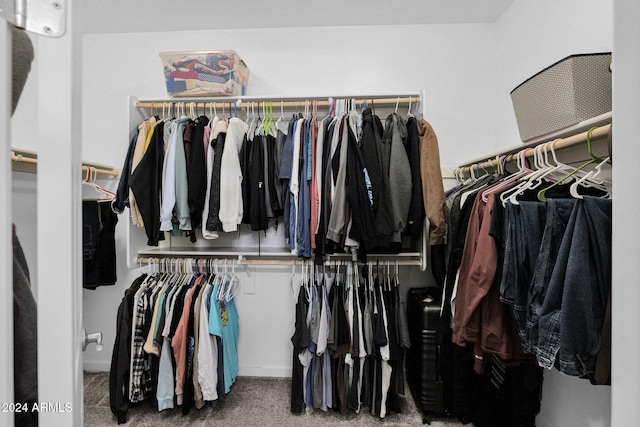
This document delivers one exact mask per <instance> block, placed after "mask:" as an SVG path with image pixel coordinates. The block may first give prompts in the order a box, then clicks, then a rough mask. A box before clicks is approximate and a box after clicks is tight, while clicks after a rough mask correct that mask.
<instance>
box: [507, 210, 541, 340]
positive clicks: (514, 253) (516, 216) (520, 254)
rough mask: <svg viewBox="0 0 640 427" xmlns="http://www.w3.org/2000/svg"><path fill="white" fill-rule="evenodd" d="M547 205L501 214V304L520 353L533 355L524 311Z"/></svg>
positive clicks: (538, 251)
mask: <svg viewBox="0 0 640 427" xmlns="http://www.w3.org/2000/svg"><path fill="white" fill-rule="evenodd" d="M546 209H547V205H546V204H545V203H542V202H529V201H521V202H520V204H519V205H514V204H512V203H507V205H506V206H505V212H504V262H503V270H502V278H501V281H500V300H501V301H502V302H504V303H506V304H508V305H510V306H511V310H512V314H513V318H514V321H515V324H516V328H517V330H518V335H519V336H520V339H521V340H522V343H523V350H524V351H525V352H527V353H533V346H532V344H533V343H530V342H529V341H528V340H527V307H528V298H529V290H530V287H531V281H532V279H533V276H534V268H535V266H536V263H537V261H538V254H539V253H540V246H541V243H542V234H543V231H544V226H545V219H546Z"/></svg>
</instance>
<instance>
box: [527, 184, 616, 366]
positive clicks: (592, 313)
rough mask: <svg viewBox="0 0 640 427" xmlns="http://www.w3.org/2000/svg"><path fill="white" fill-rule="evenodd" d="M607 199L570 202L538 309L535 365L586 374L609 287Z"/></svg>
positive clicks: (595, 348)
mask: <svg viewBox="0 0 640 427" xmlns="http://www.w3.org/2000/svg"><path fill="white" fill-rule="evenodd" d="M611 224H612V221H611V200H610V199H601V198H595V197H589V196H584V199H582V200H578V201H577V202H575V206H574V209H573V211H572V213H571V217H570V219H569V223H568V224H567V227H566V231H565V233H564V236H563V237H562V243H561V245H560V248H559V251H558V256H557V260H556V263H555V268H554V269H553V273H552V275H551V277H550V280H549V285H548V290H547V294H546V297H545V298H544V303H543V304H542V306H541V307H540V311H539V338H538V346H537V349H536V356H537V359H538V363H539V364H540V365H541V366H543V367H546V368H551V367H552V366H553V365H554V364H555V363H556V359H557V367H558V369H559V370H560V372H562V373H564V374H567V375H572V376H580V377H591V376H592V374H593V371H594V368H595V361H596V356H597V353H598V350H599V349H600V332H601V330H602V324H603V321H604V315H605V310H606V306H607V300H608V297H609V292H610V289H611Z"/></svg>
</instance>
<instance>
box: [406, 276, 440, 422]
mask: <svg viewBox="0 0 640 427" xmlns="http://www.w3.org/2000/svg"><path fill="white" fill-rule="evenodd" d="M440 306H441V297H440V295H439V292H438V289H437V288H411V289H409V291H408V294H407V325H408V327H409V337H410V338H411V348H410V349H409V350H407V368H406V369H407V382H408V384H409V388H410V389H411V394H412V395H413V398H414V400H415V402H416V406H417V407H418V408H419V409H420V410H422V413H423V423H427V424H429V423H430V422H431V416H436V417H440V416H445V415H449V414H448V413H447V410H446V405H445V386H444V380H443V375H442V374H443V373H442V346H443V325H442V319H441V317H440Z"/></svg>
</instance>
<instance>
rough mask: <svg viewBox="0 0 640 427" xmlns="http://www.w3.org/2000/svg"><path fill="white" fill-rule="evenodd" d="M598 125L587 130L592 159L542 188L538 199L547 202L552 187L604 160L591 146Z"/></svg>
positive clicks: (588, 147) (588, 146)
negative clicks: (595, 153) (592, 135)
mask: <svg viewBox="0 0 640 427" xmlns="http://www.w3.org/2000/svg"><path fill="white" fill-rule="evenodd" d="M597 128H598V127H597V126H594V127H592V128H591V129H589V130H588V131H587V149H588V151H589V155H590V156H591V159H589V160H587V161H586V162H585V163H583V164H582V165H580V166H578V167H577V168H574V170H572V171H571V172H569V173H568V174H566V175H565V176H564V177H562V178H561V179H559V180H558V181H556V182H554V183H553V184H551V185H550V186H548V187H546V188H543V189H542V190H540V191H539V192H538V200H539V201H541V202H546V201H547V198H546V196H545V194H546V192H547V191H548V190H550V189H552V188H553V187H555V186H557V185H559V184H561V183H562V182H564V181H566V180H567V179H568V178H571V177H572V176H574V175H576V174H578V173H579V172H581V171H583V169H584V168H585V167H587V166H589V165H590V164H592V163H595V162H603V159H601V158H599V157H596V156H595V155H594V154H593V147H592V146H591V133H592V132H593V131H594V130H596V129H597Z"/></svg>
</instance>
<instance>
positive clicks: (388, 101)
mask: <svg viewBox="0 0 640 427" xmlns="http://www.w3.org/2000/svg"><path fill="white" fill-rule="evenodd" d="M330 98H331V99H332V100H340V99H344V100H352V99H355V100H356V102H358V103H363V102H364V101H365V100H366V101H367V104H371V103H372V104H373V106H374V107H375V106H395V105H403V106H404V105H408V104H410V103H411V104H414V103H415V104H419V103H420V95H417V94H416V95H411V94H405V95H399V96H390V95H389V96H387V95H385V96H380V97H378V96H336V97H293V98H286V97H283V98H270V97H229V98H181V99H177V98H172V99H170V100H145V101H137V102H136V107H137V108H162V107H163V106H165V107H167V106H171V105H184V106H185V107H188V106H190V105H193V106H194V107H195V108H198V105H202V106H204V107H207V106H209V104H215V105H218V104H236V107H238V108H240V107H241V106H246V105H250V103H264V102H272V103H273V106H274V107H280V106H282V107H296V108H298V107H302V106H303V105H304V103H305V102H308V101H314V102H315V105H317V106H318V107H328V106H329V103H330V101H329V99H330Z"/></svg>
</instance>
